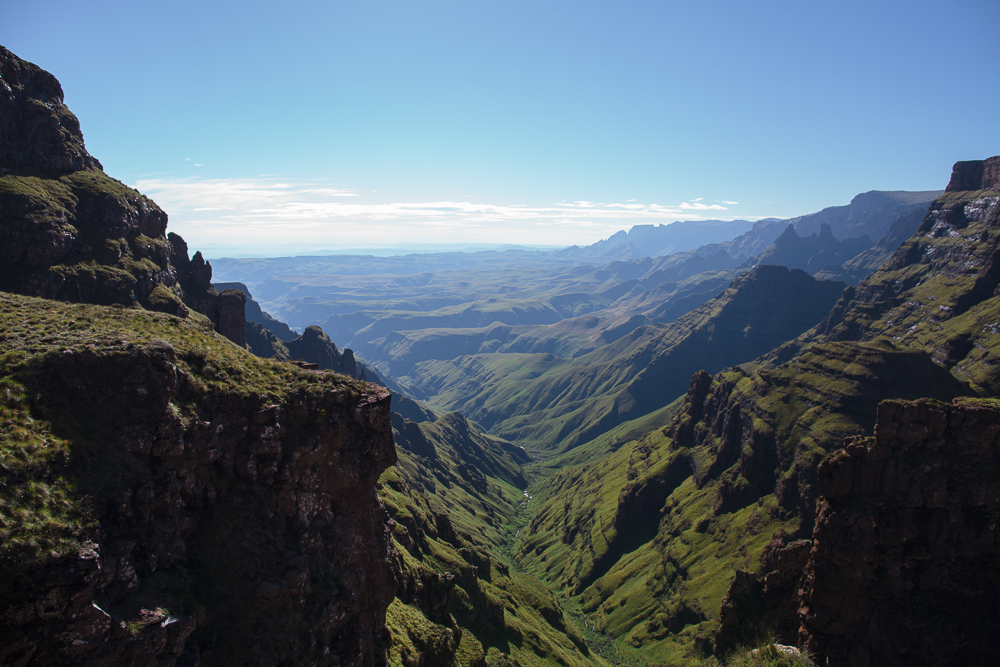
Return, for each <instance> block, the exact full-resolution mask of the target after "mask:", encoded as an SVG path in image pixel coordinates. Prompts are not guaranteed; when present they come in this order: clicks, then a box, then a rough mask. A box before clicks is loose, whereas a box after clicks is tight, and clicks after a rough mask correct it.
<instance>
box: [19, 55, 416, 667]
mask: <svg viewBox="0 0 1000 667" xmlns="http://www.w3.org/2000/svg"><path fill="white" fill-rule="evenodd" d="M166 225H167V216H166V214H165V213H164V212H163V211H162V210H161V209H160V208H159V207H157V206H156V204H155V203H154V202H152V201H151V200H149V199H147V198H146V197H144V196H142V195H141V194H139V193H138V192H136V191H135V190H133V189H131V188H129V187H127V186H125V185H123V184H121V183H119V182H118V181H116V180H114V179H112V178H110V177H108V176H107V175H106V174H104V172H103V171H102V169H101V165H100V163H99V162H98V161H97V160H95V159H94V158H92V157H91V156H90V155H89V154H88V153H87V151H86V149H85V147H84V143H83V137H82V134H81V133H80V128H79V123H78V122H77V119H76V118H75V117H74V116H73V114H72V113H70V111H69V110H68V109H67V108H66V107H65V105H64V104H63V98H62V91H61V89H60V87H59V84H58V82H57V81H56V80H55V78H54V77H52V76H51V75H50V74H48V73H47V72H44V71H43V70H41V69H39V68H38V67H36V66H35V65H32V64H30V63H26V62H24V61H22V60H20V59H18V58H17V57H16V56H14V55H13V54H12V53H10V52H9V51H7V50H6V49H3V48H2V47H0V290H3V292H0V350H2V351H3V354H2V355H0V665H18V666H19V667H23V666H29V665H39V666H41V665H68V664H72V665H91V666H97V665H123V664H127V665H137V666H139V665H142V666H145V665H149V666H152V665H156V666H162V667H169V666H171V665H189V666H195V665H206V666H207V665H245V664H261V665H277V664H288V665H296V664H310V665H352V666H358V667H361V666H364V665H375V664H384V663H385V662H386V659H387V648H388V643H389V634H388V631H387V630H386V626H385V616H386V609H387V607H388V606H389V603H390V601H391V600H392V599H393V597H394V594H395V590H396V582H397V575H396V567H397V564H396V563H397V561H396V556H395V553H394V552H393V549H392V546H391V545H392V543H391V535H390V532H389V527H390V525H391V522H390V521H389V518H388V516H387V515H386V512H385V509H384V507H383V505H382V503H381V501H379V499H378V497H377V496H376V493H375V486H376V483H377V481H378V478H379V475H380V474H381V473H382V472H383V471H384V470H385V469H386V468H387V467H389V466H391V465H392V464H393V463H394V462H395V460H396V452H395V447H394V445H393V440H392V427H391V424H390V419H389V414H390V413H389V399H390V397H389V393H388V392H387V391H386V390H384V389H382V388H380V387H376V386H374V385H367V384H366V383H364V382H359V381H357V380H354V379H352V378H348V377H344V376H343V375H338V374H334V373H327V372H308V371H303V370H300V369H298V368H296V367H294V366H292V365H290V364H282V363H277V362H272V361H266V360H261V359H258V358H256V357H254V356H253V355H251V354H250V353H249V352H247V351H246V350H244V349H242V348H243V346H244V345H245V326H244V324H245V314H244V310H245V297H244V295H243V293H242V292H241V291H239V290H224V291H222V292H221V293H220V292H218V290H216V289H215V288H214V287H213V286H212V284H211V278H212V269H211V266H210V265H209V264H208V263H207V262H205V261H204V258H203V257H202V256H201V254H200V253H195V255H194V256H193V257H190V258H189V256H188V249H187V245H186V244H185V243H184V240H183V239H181V238H180V237H179V236H177V235H176V234H170V235H167V234H166ZM39 297H41V298H39ZM95 304H97V305H95ZM219 334H222V335H221V336H220V335H219ZM223 336H224V337H225V338H224V337H223ZM227 339H228V340H227ZM233 343H235V345H233Z"/></svg>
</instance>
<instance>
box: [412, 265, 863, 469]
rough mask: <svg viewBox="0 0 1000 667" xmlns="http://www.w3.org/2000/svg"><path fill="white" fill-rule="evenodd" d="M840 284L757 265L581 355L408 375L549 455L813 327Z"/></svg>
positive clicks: (502, 359)
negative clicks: (677, 312)
mask: <svg viewBox="0 0 1000 667" xmlns="http://www.w3.org/2000/svg"><path fill="white" fill-rule="evenodd" d="M843 287H844V285H843V284H842V283H826V282H819V281H815V280H813V279H812V278H810V277H809V276H808V275H806V274H805V273H803V272H801V271H793V272H789V271H788V270H787V269H784V268H783V267H758V268H757V269H755V270H754V271H752V272H750V273H748V274H746V275H744V276H741V277H740V278H738V279H737V280H735V281H733V284H732V286H731V287H730V288H729V289H728V290H726V291H725V292H724V293H723V294H722V295H720V296H719V297H718V298H717V299H715V300H713V301H711V302H709V303H707V304H705V305H704V306H702V307H701V308H698V309H696V310H695V311H692V312H691V313H689V314H688V315H685V316H684V317H682V318H681V319H679V320H678V321H677V322H675V323H673V324H670V325H660V326H646V327H640V328H639V329H636V330H634V331H632V332H631V333H629V334H627V335H625V336H623V337H622V338H620V339H618V340H617V341H616V342H614V343H612V344H610V345H606V346H604V347H602V348H599V349H598V350H595V351H594V352H591V353H589V354H586V355H583V356H581V357H578V358H576V359H571V360H569V359H560V358H557V357H553V356H551V355H528V354H522V355H514V354H508V355H474V356H469V357H461V358H459V359H456V360H454V361H449V362H439V361H429V362H423V363H420V364H417V365H416V366H415V367H414V372H413V374H411V376H410V377H409V378H404V379H406V380H408V381H409V383H410V386H412V387H413V388H415V389H416V390H422V391H424V392H426V396H428V400H429V401H430V402H431V403H432V404H437V405H441V406H444V407H446V408H447V409H458V410H461V411H463V412H464V413H465V414H466V415H468V417H469V418H470V419H473V420H475V421H476V422H477V423H479V424H481V425H483V426H484V427H485V428H487V429H489V430H490V431H491V432H493V433H496V434H497V435H500V436H502V437H505V438H508V439H510V440H514V441H517V442H519V443H521V444H523V445H524V446H525V447H526V448H528V449H529V451H532V452H539V453H547V454H552V453H556V452H559V451H565V450H567V449H571V448H573V447H575V446H577V445H580V444H582V443H584V442H587V441H588V440H591V439H593V438H595V437H597V436H598V435H600V434H601V433H603V432H605V431H607V430H609V429H611V428H613V427H614V426H616V425H618V424H620V423H622V422H624V421H627V420H629V419H633V418H636V417H638V416H641V415H644V414H646V413H649V412H652V411H653V410H656V409H658V408H661V407H663V406H665V405H667V404H668V403H670V402H671V401H672V400H673V399H674V398H675V397H676V396H678V395H680V394H681V393H683V391H684V389H685V387H686V386H687V384H688V378H690V377H691V374H692V373H694V372H697V371H698V370H701V369H703V368H709V369H711V370H712V371H718V370H721V369H722V368H725V367H726V366H730V365H732V364H735V363H739V362H743V361H749V360H750V359H753V358H754V357H756V356H757V355H759V354H761V353H763V352H764V351H766V350H768V349H770V348H771V347H772V346H774V345H775V344H777V343H778V342H779V341H781V340H785V339H787V338H788V337H789V336H792V335H795V334H794V332H795V331H802V330H804V329H806V328H807V327H809V326H811V324H812V323H814V322H816V321H818V320H819V319H820V318H822V317H823V315H824V313H825V312H827V311H828V309H829V308H830V307H831V305H832V304H833V303H834V302H835V301H836V299H837V297H838V296H839V295H840V293H841V291H842V289H843Z"/></svg>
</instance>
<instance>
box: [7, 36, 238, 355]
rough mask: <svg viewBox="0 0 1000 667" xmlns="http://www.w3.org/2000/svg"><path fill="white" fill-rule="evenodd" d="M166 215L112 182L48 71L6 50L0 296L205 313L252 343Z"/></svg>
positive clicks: (230, 299)
mask: <svg viewBox="0 0 1000 667" xmlns="http://www.w3.org/2000/svg"><path fill="white" fill-rule="evenodd" d="M166 228H167V214H166V213H164V212H163V211H162V210H161V209H160V207H159V206H157V205H156V204H155V203H154V202H153V201H152V200H150V199H149V198H147V197H144V196H143V195H141V194H140V193H139V192H137V191H135V190H133V189H132V188H129V187H127V186H125V185H123V184H122V183H120V182H118V181H116V180H115V179H113V178H110V177H109V176H107V175H106V174H105V173H104V172H103V171H102V169H101V164H100V162H98V161H97V160H96V159H94V158H93V157H92V156H90V154H89V153H87V150H86V147H85V146H84V143H83V134H82V133H81V131H80V124H79V121H78V120H77V118H76V116H74V115H73V114H72V112H70V110H69V109H68V108H66V105H65V104H63V95H62V89H61V88H60V86H59V82H58V81H56V79H55V77H53V76H52V75H51V74H49V73H48V72H45V71H44V70H42V69H40V68H39V67H37V66H36V65H33V64H32V63H28V62H25V61H23V60H21V59H20V58H18V57H17V56H15V55H14V54H12V53H11V52H10V51H8V50H6V49H4V48H3V47H0V289H3V290H5V291H9V292H16V293H19V294H26V295H30V296H39V297H44V298H47V299H58V300H60V301H80V302H87V303H99V304H105V305H110V304H114V303H120V304H124V305H131V304H138V305H141V306H143V307H145V308H148V309H150V310H157V311H161V312H168V313H172V314H174V315H178V316H181V317H185V316H187V314H188V308H192V309H194V310H196V311H198V312H200V313H202V314H204V315H207V316H208V317H209V318H210V319H211V320H212V321H213V322H215V323H216V328H217V330H218V331H219V332H220V333H222V334H223V335H225V336H226V337H227V338H229V339H230V340H232V341H233V342H235V343H236V344H237V345H240V346H243V345H245V344H246V339H245V334H244V322H245V318H244V316H243V314H242V302H239V303H237V301H238V300H239V298H240V297H239V296H238V295H237V294H236V293H233V294H230V295H221V296H220V295H219V294H218V293H217V292H216V290H215V289H214V288H213V287H212V285H211V266H209V265H207V264H206V263H205V262H204V261H203V260H202V259H201V256H200V254H199V255H196V256H195V258H194V260H189V259H188V254H187V245H186V244H185V243H184V241H183V239H181V238H180V237H179V236H177V235H176V234H171V235H170V238H168V237H167V235H166Z"/></svg>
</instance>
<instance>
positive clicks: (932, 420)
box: [799, 399, 1000, 667]
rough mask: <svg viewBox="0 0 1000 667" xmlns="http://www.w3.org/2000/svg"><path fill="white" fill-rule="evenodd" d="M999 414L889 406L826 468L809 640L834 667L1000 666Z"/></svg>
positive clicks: (804, 613) (809, 583)
mask: <svg viewBox="0 0 1000 667" xmlns="http://www.w3.org/2000/svg"><path fill="white" fill-rule="evenodd" d="M998 434H1000V405H998V404H997V403H996V402H991V403H990V404H988V405H987V404H984V403H983V402H977V401H972V400H967V401H962V400H961V399H959V400H956V401H955V403H954V404H952V405H946V404H941V403H936V402H934V401H918V402H915V403H910V402H904V401H887V402H885V403H882V404H881V405H880V406H879V412H878V424H877V425H876V427H875V436H874V437H873V438H856V439H852V440H849V441H848V442H847V446H846V449H845V450H843V451H840V452H838V453H836V454H834V455H832V456H830V457H829V458H827V459H826V460H825V461H824V462H823V464H821V465H820V468H819V486H820V493H821V495H822V500H821V502H820V512H819V517H818V519H817V522H816V529H815V532H814V535H813V544H814V546H813V549H812V553H811V555H810V559H809V564H808V566H807V567H806V569H805V576H804V586H803V590H802V606H801V608H800V611H799V614H800V617H801V619H802V631H801V637H802V639H803V640H804V641H805V643H806V645H807V646H808V647H809V649H810V650H811V651H813V652H814V654H816V655H818V656H823V657H824V658H825V659H826V663H825V664H827V665H831V666H839V665H845V666H846V665H851V667H863V666H866V665H886V666H892V665H954V664H963V665H990V664H995V660H996V652H995V640H996V629H997V628H998V627H1000V607H998V606H997V599H998V598H1000V572H998V570H997V568H996V563H997V559H998V557H1000V547H998V546H997V518H998V517H1000V490H998V488H997V485H996V479H997V476H998V474H1000V449H998V445H1000V440H998Z"/></svg>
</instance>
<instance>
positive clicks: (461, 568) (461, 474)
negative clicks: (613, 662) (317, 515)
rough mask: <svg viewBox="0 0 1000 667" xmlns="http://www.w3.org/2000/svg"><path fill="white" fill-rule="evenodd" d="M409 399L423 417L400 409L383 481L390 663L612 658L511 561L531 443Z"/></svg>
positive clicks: (412, 410) (565, 662) (587, 661)
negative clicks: (388, 533) (394, 575)
mask: <svg viewBox="0 0 1000 667" xmlns="http://www.w3.org/2000/svg"><path fill="white" fill-rule="evenodd" d="M406 403H407V400H406V399H403V405H401V406H400V409H402V410H403V411H404V412H406V413H407V414H410V415H411V416H413V417H415V418H416V419H419V420H420V421H412V420H410V419H407V418H404V417H402V416H401V415H399V414H394V415H393V420H392V421H393V435H394V437H395V441H396V444H397V447H398V451H399V456H400V459H399V462H398V463H397V465H396V466H395V467H393V468H392V469H390V470H389V471H387V472H386V473H385V474H384V475H383V476H382V479H381V481H380V485H379V495H380V497H381V498H382V499H383V500H384V502H385V505H386V508H387V509H388V511H389V515H390V516H391V517H392V519H393V522H394V523H393V526H392V534H393V540H394V544H395V545H396V553H397V558H398V562H399V571H400V581H401V584H400V588H399V592H398V594H397V599H396V600H395V601H394V602H393V603H392V605H391V606H390V607H389V611H388V626H389V628H390V631H391V633H392V643H391V648H390V652H389V660H390V664H392V665H400V666H404V665H405V666H411V665H422V664H436V665H454V666H455V667H459V666H460V665H462V666H478V667H484V666H485V665H505V664H518V665H526V666H527V665H537V666H539V667H541V666H542V665H550V664H553V663H558V664H563V665H579V666H581V667H583V666H584V665H606V664H610V663H608V662H606V661H605V660H604V659H603V658H601V657H600V656H598V655H597V654H596V653H595V652H593V651H592V649H591V648H590V646H589V644H588V639H587V637H586V635H585V633H584V627H583V624H582V623H580V622H579V621H578V620H577V619H575V618H573V617H572V615H571V614H570V613H569V612H568V611H567V610H566V609H565V608H564V607H563V604H562V603H561V602H560V600H559V599H557V598H556V597H555V596H554V595H553V594H552V592H551V591H550V590H549V589H548V588H547V587H546V586H545V585H544V584H542V583H541V582H540V581H538V580H537V579H535V578H534V577H531V576H529V575H527V574H524V573H522V572H518V571H517V570H516V568H512V567H511V563H510V559H509V557H508V544H509V542H510V540H511V539H512V538H513V537H514V535H515V533H516V531H517V530H518V529H519V527H520V526H522V525H523V522H524V519H523V515H524V513H525V510H526V506H527V503H528V497H527V494H526V493H524V492H523V489H524V487H525V486H526V484H527V482H526V479H525V473H524V469H523V466H524V464H526V463H527V461H528V458H527V456H526V455H525V454H524V452H523V451H522V450H521V449H519V448H517V447H514V446H512V445H510V444H509V443H506V442H503V441H501V440H498V439H496V438H491V437H489V436H484V435H482V434H481V433H479V432H478V431H477V430H476V428H475V427H474V426H472V425H471V424H469V423H468V422H467V421H466V420H465V418H464V417H462V416H461V415H460V414H458V413H451V414H449V415H445V416H443V417H435V416H434V415H433V414H428V413H426V412H425V413H423V414H415V413H416V412H417V409H416V406H415V405H406ZM612 654H613V651H612Z"/></svg>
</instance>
